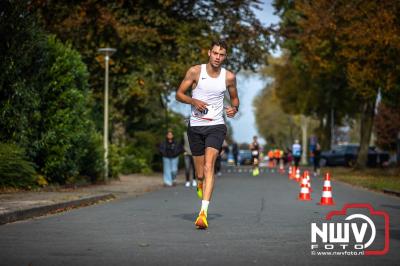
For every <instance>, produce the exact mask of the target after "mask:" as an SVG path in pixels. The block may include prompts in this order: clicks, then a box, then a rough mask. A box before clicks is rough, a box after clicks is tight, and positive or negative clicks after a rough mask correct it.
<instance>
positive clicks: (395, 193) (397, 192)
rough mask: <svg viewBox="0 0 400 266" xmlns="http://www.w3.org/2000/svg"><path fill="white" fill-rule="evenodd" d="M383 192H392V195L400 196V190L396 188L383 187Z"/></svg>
mask: <svg viewBox="0 0 400 266" xmlns="http://www.w3.org/2000/svg"><path fill="white" fill-rule="evenodd" d="M383 193H386V194H390V195H393V196H397V197H400V192H399V191H395V190H390V189H383Z"/></svg>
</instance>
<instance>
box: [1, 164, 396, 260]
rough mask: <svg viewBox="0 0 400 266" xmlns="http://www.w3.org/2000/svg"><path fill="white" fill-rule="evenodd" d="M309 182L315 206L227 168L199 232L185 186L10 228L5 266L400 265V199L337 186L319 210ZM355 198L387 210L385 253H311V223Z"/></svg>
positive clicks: (280, 181) (280, 182)
mask: <svg viewBox="0 0 400 266" xmlns="http://www.w3.org/2000/svg"><path fill="white" fill-rule="evenodd" d="M312 184H313V188H314V192H313V195H312V196H313V200H312V201H309V202H302V201H298V200H297V196H298V193H299V186H298V183H296V182H294V181H290V180H288V178H287V176H286V175H279V174H277V173H274V174H271V173H262V174H261V175H260V176H258V177H252V176H251V175H250V174H249V173H248V170H247V168H243V169H242V170H241V173H239V172H238V171H235V172H233V171H231V173H228V169H224V173H223V175H222V176H221V177H219V178H218V180H217V183H216V190H215V193H214V198H213V200H212V202H211V204H210V207H209V224H210V228H209V230H206V231H198V230H195V229H194V224H193V222H194V219H195V217H196V213H197V211H198V209H199V207H200V201H199V200H198V199H197V198H196V195H195V192H194V190H193V189H188V188H185V187H183V186H178V187H174V188H165V189H161V190H159V191H155V192H150V193H147V194H145V195H143V196H141V197H137V198H130V197H127V198H124V199H118V200H114V201H111V202H108V203H105V204H100V205H95V206H90V207H86V208H80V209H76V210H71V211H68V212H65V213H60V214H57V215H52V216H47V217H41V218H37V219H33V220H27V221H23V222H16V223H12V224H6V225H3V226H0V250H1V252H0V265H32V266H34V265H207V266H208V265H228V264H229V265H311V264H313V265H322V264H325V265H396V264H397V265H399V261H400V253H399V252H398V250H399V248H400V223H399V221H400V199H399V198H396V197H393V196H388V195H384V194H378V193H375V192H370V191H367V190H363V189H356V188H353V187H351V186H348V185H345V184H340V183H333V196H334V199H335V201H336V206H319V205H317V202H318V201H319V199H320V196H321V188H322V179H321V178H316V179H313V183H312ZM355 202H356V203H360V202H362V203H370V204H372V205H373V206H374V208H375V209H378V210H384V211H386V212H388V213H389V214H390V221H391V226H390V227H391V230H390V232H391V239H390V245H391V246H390V251H389V253H388V254H387V255H385V256H380V257H371V256H312V255H311V254H310V251H311V250H310V244H311V242H310V227H311V223H312V222H317V223H319V222H322V221H323V218H324V217H325V215H326V214H327V213H328V212H330V211H332V210H338V209H340V208H341V207H342V206H343V204H345V203H355ZM380 225H381V224H379V223H378V224H377V227H378V230H377V240H382V239H383V231H382V229H380V227H379V226H380Z"/></svg>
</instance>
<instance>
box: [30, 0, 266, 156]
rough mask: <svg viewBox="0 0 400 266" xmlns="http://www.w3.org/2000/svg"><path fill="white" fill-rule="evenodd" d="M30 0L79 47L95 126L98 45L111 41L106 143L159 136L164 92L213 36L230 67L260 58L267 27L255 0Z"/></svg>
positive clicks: (47, 24)
mask: <svg viewBox="0 0 400 266" xmlns="http://www.w3.org/2000/svg"><path fill="white" fill-rule="evenodd" d="M31 3H32V4H31V6H30V8H32V9H33V10H34V11H35V12H36V14H37V16H38V18H39V20H40V22H41V25H43V27H44V28H45V29H46V30H48V31H49V32H51V33H54V34H56V35H57V36H58V37H59V38H60V39H61V40H63V41H70V42H71V43H72V45H73V47H74V48H75V49H77V50H78V51H79V52H80V53H81V54H82V57H83V60H84V62H85V63H86V64H87V66H88V70H89V73H90V77H89V84H90V87H91V90H92V92H93V96H94V100H95V107H94V116H95V120H96V125H97V128H98V129H99V130H101V129H102V122H101V121H102V119H101V117H102V109H103V108H102V104H103V101H102V97H103V82H104V80H103V75H102V73H103V69H102V65H103V64H102V62H103V60H104V59H103V58H102V56H100V55H99V54H98V53H97V49H98V48H99V47H104V46H111V47H114V48H117V52H116V53H115V54H114V55H113V56H112V58H111V65H112V66H111V68H110V76H111V79H110V80H111V82H112V84H111V86H110V88H111V98H110V99H111V106H112V107H111V108H112V109H111V117H110V119H111V121H112V123H111V125H112V130H111V132H112V133H111V134H112V136H113V139H112V143H121V145H124V143H132V142H135V143H137V144H138V145H140V143H141V142H140V139H138V136H137V134H136V133H137V132H147V133H148V134H153V135H154V136H155V138H154V139H157V138H158V139H162V138H163V136H164V130H165V127H163V126H161V125H163V124H164V108H165V106H164V105H163V101H162V99H163V98H165V96H168V95H169V94H170V93H171V92H172V91H174V90H175V88H177V87H178V85H179V82H180V81H181V79H182V78H183V76H184V73H185V71H186V69H187V68H188V67H190V66H191V65H194V64H198V63H200V62H205V61H206V59H207V50H208V47H209V45H210V41H211V40H212V39H215V38H224V39H226V40H227V42H228V44H229V46H230V49H229V60H228V68H230V69H231V70H233V71H235V72H237V71H240V70H241V69H250V70H254V69H256V68H257V67H258V66H259V65H261V64H264V63H265V62H266V55H267V49H268V47H269V39H268V36H269V32H268V31H267V29H266V28H264V27H263V26H262V25H261V23H260V22H259V21H258V19H257V18H256V17H255V15H254V12H253V10H252V7H254V8H257V7H258V6H259V4H260V1H259V0H235V1H211V0H203V1H200V0H185V1H167V0H161V1H144V0H140V1H126V0H122V1H117V2H115V1H114V2H112V1H96V0H78V1H73V2H68V1H61V2H60V1H44V0H33V1H32V2H31ZM182 126H183V123H182ZM117 129H118V130H117ZM148 163H149V164H151V162H148Z"/></svg>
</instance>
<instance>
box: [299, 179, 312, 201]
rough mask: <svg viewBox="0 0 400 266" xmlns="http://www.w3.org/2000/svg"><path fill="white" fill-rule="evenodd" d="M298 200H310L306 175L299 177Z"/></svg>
mask: <svg viewBox="0 0 400 266" xmlns="http://www.w3.org/2000/svg"><path fill="white" fill-rule="evenodd" d="M299 200H311V194H310V189H309V188H308V181H307V177H306V175H304V176H303V178H302V179H301V185H300V194H299Z"/></svg>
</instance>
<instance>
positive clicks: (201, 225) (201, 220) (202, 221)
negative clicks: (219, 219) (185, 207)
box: [194, 211, 208, 230]
mask: <svg viewBox="0 0 400 266" xmlns="http://www.w3.org/2000/svg"><path fill="white" fill-rule="evenodd" d="M194 224H195V225H196V228H197V229H201V230H204V229H207V227H208V223H207V215H206V214H205V212H204V211H201V212H200V213H199V216H198V217H197V219H196V222H195V223H194Z"/></svg>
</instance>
